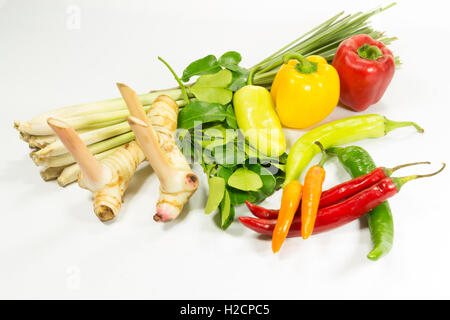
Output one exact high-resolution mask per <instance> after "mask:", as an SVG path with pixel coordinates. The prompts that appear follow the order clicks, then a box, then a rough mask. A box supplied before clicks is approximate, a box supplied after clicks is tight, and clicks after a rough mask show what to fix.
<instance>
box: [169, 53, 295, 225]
mask: <svg viewBox="0 0 450 320" xmlns="http://www.w3.org/2000/svg"><path fill="white" fill-rule="evenodd" d="M160 60H161V61H163V62H164V63H165V64H166V66H167V67H168V68H169V70H170V71H171V72H172V74H173V75H174V77H175V79H176V80H177V82H178V84H179V85H180V88H181V89H182V90H183V92H184V95H183V96H184V97H185V99H186V103H187V104H186V106H185V107H184V108H183V109H181V111H180V112H179V115H178V129H179V130H178V140H177V141H178V144H179V147H180V148H181V150H182V151H183V153H184V155H185V156H186V157H187V158H188V159H189V160H190V161H191V162H192V163H194V162H196V163H199V164H200V165H201V166H202V167H203V170H204V172H205V173H206V174H207V176H208V185H209V196H208V201H207V203H206V206H205V213H206V214H209V213H212V212H214V211H215V210H217V209H218V210H219V214H220V226H221V228H222V229H224V230H225V229H227V228H228V227H229V226H230V224H231V223H232V222H233V220H234V215H235V209H234V206H235V205H239V204H243V203H244V202H245V201H246V200H248V201H251V202H259V201H262V200H264V199H265V198H266V197H268V196H269V195H271V194H272V193H273V192H274V191H275V190H276V189H278V188H279V187H280V186H281V184H282V183H283V181H284V171H283V170H284V165H285V162H286V158H287V155H286V154H285V155H283V156H282V157H281V158H280V159H277V158H270V157H267V156H265V155H263V154H260V153H259V152H258V150H256V149H255V148H253V147H252V146H250V145H249V144H248V143H247V141H246V140H245V138H244V136H243V134H242V133H241V132H240V131H239V128H238V123H237V120H236V115H235V113H234V109H233V104H232V98H233V92H234V91H236V90H239V89H240V88H241V87H243V86H244V85H246V82H247V79H248V75H249V71H248V70H247V69H245V68H243V67H240V66H239V63H240V61H241V55H240V54H239V53H238V52H236V51H229V52H226V53H225V54H223V55H222V56H221V57H220V58H219V59H217V58H216V57H215V56H213V55H208V56H206V57H204V58H201V59H199V60H196V61H194V62H192V63H191V64H189V65H188V66H187V67H186V69H185V70H184V71H183V75H182V77H181V79H180V78H178V76H177V75H176V74H175V72H174V71H173V70H172V69H171V68H170V66H169V65H168V64H167V63H166V62H165V61H164V60H163V59H161V58H160ZM194 76H198V78H197V80H196V81H195V83H194V84H193V85H191V86H186V85H185V84H184V83H183V82H187V81H189V80H191V78H192V77H194Z"/></svg>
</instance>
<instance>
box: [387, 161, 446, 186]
mask: <svg viewBox="0 0 450 320" xmlns="http://www.w3.org/2000/svg"><path fill="white" fill-rule="evenodd" d="M444 168H445V163H442V167H441V168H440V169H439V170H437V171H435V172H432V173H429V174H414V175H411V176H406V177H399V178H392V181H394V184H395V186H396V187H397V191H400V189H401V187H402V186H403V185H404V184H405V183H407V182H408V181H411V180H415V179H420V178H427V177H432V176H435V175H437V174H438V173H440V172H441V171H442V170H444Z"/></svg>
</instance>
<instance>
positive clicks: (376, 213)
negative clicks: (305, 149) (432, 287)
mask: <svg viewBox="0 0 450 320" xmlns="http://www.w3.org/2000/svg"><path fill="white" fill-rule="evenodd" d="M327 154H329V155H336V156H337V157H338V159H339V161H340V162H341V163H342V165H343V166H344V167H345V168H346V169H347V171H348V172H349V173H350V175H351V176H352V177H353V178H356V177H359V176H362V175H365V174H368V173H369V172H371V171H372V170H374V169H375V168H376V167H377V166H376V165H375V162H374V161H373V159H372V157H371V156H370V155H369V153H368V152H367V151H366V150H364V149H363V148H360V147H357V146H350V147H346V148H329V149H327ZM367 217H368V221H369V230H370V234H371V237H372V243H373V248H372V251H370V252H369V254H368V255H367V258H369V259H371V260H378V259H379V258H381V257H382V256H384V255H386V254H387V253H388V252H389V251H390V250H391V248H392V244H393V240H394V222H393V220H392V214H391V208H390V207H389V203H388V202H387V201H385V202H383V203H382V204H380V205H379V206H378V207H376V208H375V209H373V210H372V211H370V212H369V213H368V214H367Z"/></svg>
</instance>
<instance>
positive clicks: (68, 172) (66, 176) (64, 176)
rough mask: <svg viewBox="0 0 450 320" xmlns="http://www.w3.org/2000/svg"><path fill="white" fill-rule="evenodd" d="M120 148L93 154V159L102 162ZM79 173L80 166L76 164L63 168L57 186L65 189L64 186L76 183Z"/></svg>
mask: <svg viewBox="0 0 450 320" xmlns="http://www.w3.org/2000/svg"><path fill="white" fill-rule="evenodd" d="M120 147H121V146H118V147H115V148H112V149H109V150H106V151H103V152H100V153H97V154H94V158H96V159H98V160H102V159H104V158H106V157H107V156H109V155H110V154H112V153H114V152H115V151H116V150H117V149H119V148H120ZM79 173H80V166H79V164H78V163H74V164H72V165H70V166H67V167H65V168H64V170H63V171H62V172H61V174H60V175H59V177H58V179H57V181H58V184H59V185H60V186H61V187H65V186H67V185H69V184H71V183H72V182H75V181H77V180H78V174H79Z"/></svg>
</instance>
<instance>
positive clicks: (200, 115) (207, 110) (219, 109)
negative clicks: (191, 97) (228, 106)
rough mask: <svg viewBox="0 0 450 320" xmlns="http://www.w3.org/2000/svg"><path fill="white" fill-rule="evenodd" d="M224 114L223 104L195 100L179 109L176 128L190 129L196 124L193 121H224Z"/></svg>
mask: <svg viewBox="0 0 450 320" xmlns="http://www.w3.org/2000/svg"><path fill="white" fill-rule="evenodd" d="M226 116H227V114H226V110H225V107H224V106H222V105H220V104H218V103H208V102H205V101H198V100H197V101H194V102H191V103H190V104H188V105H186V106H185V107H184V108H183V109H181V111H180V113H179V114H178V128H181V129H192V128H194V126H195V125H196V123H195V122H200V123H206V122H212V121H224V120H225V118H226Z"/></svg>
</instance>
